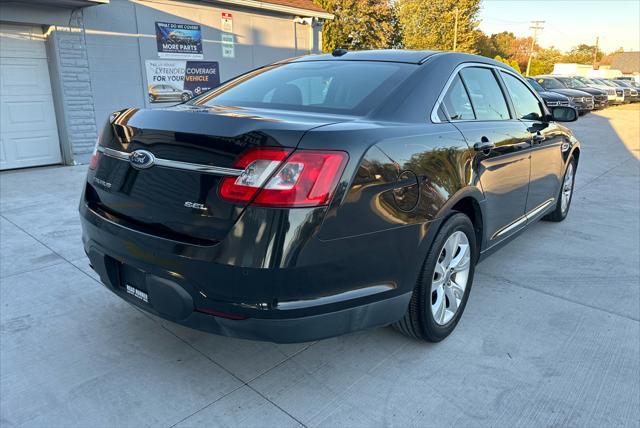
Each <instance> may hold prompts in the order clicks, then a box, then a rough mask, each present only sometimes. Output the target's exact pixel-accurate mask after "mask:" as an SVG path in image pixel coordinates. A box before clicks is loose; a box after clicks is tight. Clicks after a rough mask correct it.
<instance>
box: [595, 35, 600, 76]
mask: <svg viewBox="0 0 640 428" xmlns="http://www.w3.org/2000/svg"><path fill="white" fill-rule="evenodd" d="M599 41H600V37H598V36H596V47H595V49H594V50H593V69H594V70H595V69H596V64H597V63H598V42H599Z"/></svg>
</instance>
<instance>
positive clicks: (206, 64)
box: [145, 59, 220, 103]
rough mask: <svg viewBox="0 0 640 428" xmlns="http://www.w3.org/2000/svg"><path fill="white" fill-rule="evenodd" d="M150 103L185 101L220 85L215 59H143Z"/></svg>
mask: <svg viewBox="0 0 640 428" xmlns="http://www.w3.org/2000/svg"><path fill="white" fill-rule="evenodd" d="M145 64H146V69H147V84H148V86H147V95H148V98H149V102H150V103H168V102H171V103H177V102H184V101H188V100H190V99H191V98H193V97H195V96H197V95H200V94H201V93H203V92H205V91H208V90H209V89H213V88H215V87H217V86H219V85H220V70H219V68H218V63H217V62H216V61H169V60H153V59H148V60H146V63H145Z"/></svg>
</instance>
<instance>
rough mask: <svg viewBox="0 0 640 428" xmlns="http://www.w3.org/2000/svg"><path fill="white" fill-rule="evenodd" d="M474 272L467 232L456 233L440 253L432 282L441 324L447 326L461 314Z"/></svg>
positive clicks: (433, 304) (435, 313) (435, 314)
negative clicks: (461, 305) (463, 299)
mask: <svg viewBox="0 0 640 428" xmlns="http://www.w3.org/2000/svg"><path fill="white" fill-rule="evenodd" d="M470 268H471V248H470V246H469V239H468V238H467V235H466V234H465V233H464V232H461V231H456V232H454V233H452V234H451V235H450V236H449V238H447V240H446V242H445V243H444V246H443V247H442V249H441V250H440V255H439V256H438V261H437V262H436V267H435V270H434V272H433V279H432V281H431V313H432V314H433V319H434V320H435V322H436V323H437V324H439V325H445V324H447V323H448V322H449V321H451V319H452V318H453V317H454V316H455V314H456V312H458V308H459V307H460V304H461V302H462V298H463V297H464V292H465V289H466V288H467V281H468V279H469V269H470Z"/></svg>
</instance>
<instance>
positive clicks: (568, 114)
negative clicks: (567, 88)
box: [551, 106, 578, 122]
mask: <svg viewBox="0 0 640 428" xmlns="http://www.w3.org/2000/svg"><path fill="white" fill-rule="evenodd" d="M551 120H554V121H556V122H575V121H576V120H578V110H576V109H575V108H573V107H565V106H558V107H553V108H552V109H551Z"/></svg>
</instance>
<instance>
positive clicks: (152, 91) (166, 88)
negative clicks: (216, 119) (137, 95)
mask: <svg viewBox="0 0 640 428" xmlns="http://www.w3.org/2000/svg"><path fill="white" fill-rule="evenodd" d="M191 98H193V92H191V91H189V90H186V89H178V88H176V87H175V86H173V85H169V84H166V83H158V84H153V85H149V102H150V103H157V102H163V101H164V102H166V101H182V102H185V101H189V100H190V99H191Z"/></svg>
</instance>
